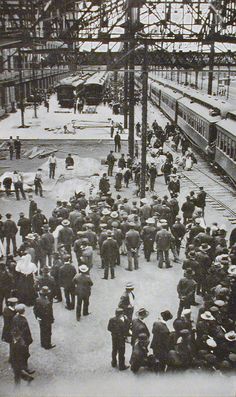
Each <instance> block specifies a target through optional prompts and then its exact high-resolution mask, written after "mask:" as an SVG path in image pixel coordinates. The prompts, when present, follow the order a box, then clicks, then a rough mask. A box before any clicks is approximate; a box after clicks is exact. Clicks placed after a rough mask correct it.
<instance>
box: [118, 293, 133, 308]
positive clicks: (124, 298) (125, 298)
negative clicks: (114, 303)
mask: <svg viewBox="0 0 236 397" xmlns="http://www.w3.org/2000/svg"><path fill="white" fill-rule="evenodd" d="M131 294H132V296H133V299H134V294H133V292H131ZM129 306H130V300H129V293H128V292H127V291H125V292H124V293H123V295H121V297H120V302H119V305H118V307H121V308H122V309H124V311H126V310H127V309H128V308H129Z"/></svg>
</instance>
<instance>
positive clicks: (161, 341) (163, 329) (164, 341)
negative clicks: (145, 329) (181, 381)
mask: <svg viewBox="0 0 236 397" xmlns="http://www.w3.org/2000/svg"><path fill="white" fill-rule="evenodd" d="M172 318H173V316H172V314H171V313H170V312H169V310H165V311H164V312H162V313H161V318H160V319H159V320H158V321H156V322H155V323H154V324H153V328H152V333H153V338H152V342H151V346H150V347H151V348H152V350H153V354H154V356H155V358H157V359H158V360H159V369H160V371H164V370H165V366H166V362H167V356H168V352H169V350H170V331H169V329H168V327H167V324H166V323H167V321H168V320H171V319H172Z"/></svg>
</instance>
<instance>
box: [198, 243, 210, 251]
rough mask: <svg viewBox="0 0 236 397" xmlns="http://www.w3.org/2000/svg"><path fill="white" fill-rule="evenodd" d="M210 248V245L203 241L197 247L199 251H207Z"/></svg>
mask: <svg viewBox="0 0 236 397" xmlns="http://www.w3.org/2000/svg"><path fill="white" fill-rule="evenodd" d="M210 248H211V246H210V245H208V244H207V243H203V244H202V245H200V247H199V249H200V250H201V251H208V250H209V249H210Z"/></svg>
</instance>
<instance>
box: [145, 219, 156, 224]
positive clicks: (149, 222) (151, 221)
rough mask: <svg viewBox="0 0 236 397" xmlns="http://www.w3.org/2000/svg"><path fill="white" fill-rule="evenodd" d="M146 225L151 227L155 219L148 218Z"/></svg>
mask: <svg viewBox="0 0 236 397" xmlns="http://www.w3.org/2000/svg"><path fill="white" fill-rule="evenodd" d="M146 223H148V224H149V225H154V223H155V219H154V218H148V219H147V220H146Z"/></svg>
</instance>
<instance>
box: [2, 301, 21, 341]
mask: <svg viewBox="0 0 236 397" xmlns="http://www.w3.org/2000/svg"><path fill="white" fill-rule="evenodd" d="M17 303H18V299H17V298H8V299H7V306H6V307H5V308H4V310H3V321H4V324H3V329H2V341H4V342H6V343H9V345H10V343H11V342H12V333H11V328H12V319H13V317H14V316H15V315H16V309H15V306H16V304H17Z"/></svg>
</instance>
